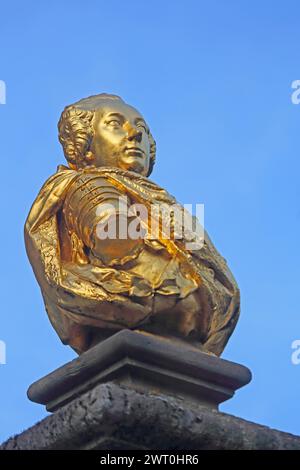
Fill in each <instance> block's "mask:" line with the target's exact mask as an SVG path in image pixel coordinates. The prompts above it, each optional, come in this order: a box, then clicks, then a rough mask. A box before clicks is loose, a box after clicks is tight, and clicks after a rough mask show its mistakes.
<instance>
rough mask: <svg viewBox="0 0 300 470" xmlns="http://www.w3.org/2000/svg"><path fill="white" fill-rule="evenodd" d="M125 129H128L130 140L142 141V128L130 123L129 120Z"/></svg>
mask: <svg viewBox="0 0 300 470" xmlns="http://www.w3.org/2000/svg"><path fill="white" fill-rule="evenodd" d="M125 129H126V131H127V139H128V140H130V141H132V140H136V141H137V142H141V140H142V136H143V133H142V131H141V130H140V129H138V128H137V127H135V126H132V125H131V124H129V122H127V123H126V126H125Z"/></svg>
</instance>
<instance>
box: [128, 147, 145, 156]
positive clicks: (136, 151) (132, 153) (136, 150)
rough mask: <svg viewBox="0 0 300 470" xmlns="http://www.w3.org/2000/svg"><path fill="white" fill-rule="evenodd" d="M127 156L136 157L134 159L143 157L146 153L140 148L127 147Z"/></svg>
mask: <svg viewBox="0 0 300 470" xmlns="http://www.w3.org/2000/svg"><path fill="white" fill-rule="evenodd" d="M125 153H126V155H130V156H134V157H143V156H144V155H145V152H144V150H143V149H141V148H140V147H128V146H127V147H125Z"/></svg>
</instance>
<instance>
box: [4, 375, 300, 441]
mask: <svg viewBox="0 0 300 470" xmlns="http://www.w3.org/2000/svg"><path fill="white" fill-rule="evenodd" d="M0 449H2V450H3V449H7V450H18V449H20V450H29V449H32V450H38V449H105V450H116V449H121V450H124V449H126V450H131V449H143V450H145V449H146V450H151V449H152V450H202V449H240V450H244V449H298V450H300V437H297V436H294V435H292V434H288V433H284V432H280V431H275V430H272V429H269V428H267V427H265V426H261V425H258V424H254V423H251V422H248V421H245V420H243V419H239V418H236V417H234V416H230V415H227V414H224V413H220V412H218V411H216V410H212V409H209V408H207V407H204V406H201V405H198V406H195V405H194V404H192V403H186V402H185V400H183V399H180V398H175V397H170V396H166V395H163V394H161V395H157V394H155V395H152V394H144V393H141V392H137V391H135V390H133V389H130V388H127V387H125V386H123V385H119V384H115V383H107V384H100V385H97V386H96V387H95V388H94V389H92V390H90V391H88V392H86V393H85V394H84V395H82V396H81V397H79V398H77V399H75V400H73V401H72V402H70V403H68V404H67V405H65V406H64V407H62V408H60V409H59V410H58V411H56V412H55V413H54V414H52V415H51V416H48V417H47V418H45V419H44V420H43V421H41V422H39V423H38V424H36V425H35V426H33V427H32V428H29V429H28V430H27V431H25V432H23V433H22V434H19V435H17V436H15V437H13V438H11V439H9V440H8V441H7V442H5V443H4V444H3V445H2V446H1V447H0Z"/></svg>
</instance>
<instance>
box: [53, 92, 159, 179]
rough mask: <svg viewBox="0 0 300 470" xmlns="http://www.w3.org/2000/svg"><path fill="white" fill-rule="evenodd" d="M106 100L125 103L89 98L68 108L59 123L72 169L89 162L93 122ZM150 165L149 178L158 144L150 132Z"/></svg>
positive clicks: (101, 96)
mask: <svg viewBox="0 0 300 470" xmlns="http://www.w3.org/2000/svg"><path fill="white" fill-rule="evenodd" d="M104 100H116V101H117V100H118V101H121V102H122V103H124V101H123V100H122V98H120V97H119V96H117V95H109V94H106V93H101V94H99V95H94V96H89V97H88V98H84V99H82V100H80V101H78V102H76V103H74V104H72V105H70V106H67V107H66V108H65V109H64V110H63V112H62V114H61V116H60V120H59V122H58V131H59V136H58V138H59V141H60V143H61V144H62V146H63V150H64V154H65V157H66V159H67V160H68V162H69V163H70V166H71V167H72V168H76V167H80V166H82V164H83V163H84V161H87V160H88V157H89V154H90V153H91V151H90V147H91V143H92V140H93V136H94V127H93V120H94V116H95V111H96V110H97V109H99V108H101V105H103V101H104ZM149 141H150V165H149V171H148V175H147V176H149V175H150V174H151V172H152V170H153V166H154V163H155V155H156V144H155V140H154V138H153V136H152V134H151V133H150V132H149Z"/></svg>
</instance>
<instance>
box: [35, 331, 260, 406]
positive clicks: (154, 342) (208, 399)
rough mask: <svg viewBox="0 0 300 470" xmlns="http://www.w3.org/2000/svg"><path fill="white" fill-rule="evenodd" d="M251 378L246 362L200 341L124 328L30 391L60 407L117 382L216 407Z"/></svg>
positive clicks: (41, 400)
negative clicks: (231, 359)
mask: <svg viewBox="0 0 300 470" xmlns="http://www.w3.org/2000/svg"><path fill="white" fill-rule="evenodd" d="M250 380H251V373H250V371H249V369H247V368H246V367H244V366H241V365H239V364H235V363H233V362H229V361H226V360H224V359H220V358H218V357H215V356H212V355H209V354H206V353H204V352H202V351H200V350H198V349H197V348H196V347H195V346H190V345H188V344H185V343H176V342H173V341H172V340H170V339H166V338H163V337H158V336H154V335H152V334H150V333H145V332H142V331H131V330H122V331H120V332H118V333H116V334H115V335H113V336H111V337H110V338H108V339H106V340H104V341H103V342H101V343H99V344H97V345H96V346H94V347H93V348H91V349H90V350H88V351H87V352H85V353H84V354H82V355H81V356H79V357H78V358H76V359H74V360H73V361H71V362H69V363H68V364H66V365H64V366H62V367H60V368H59V369H57V370H55V371H54V372H52V373H50V374H49V375H47V376H46V377H43V378H42V379H40V380H38V381H37V382H35V383H33V384H32V385H31V386H30V388H29V390H28V397H29V399H30V400H32V401H34V402H37V403H41V404H43V405H46V408H47V410H48V411H56V410H57V409H59V408H61V407H62V406H64V405H66V404H67V403H69V402H72V401H73V400H74V399H76V398H77V397H80V396H81V395H83V394H84V393H86V392H88V391H90V390H92V389H94V388H95V387H96V386H97V385H99V384H104V383H108V382H114V383H115V384H118V385H121V386H123V387H125V388H126V389H128V390H134V391H136V392H139V393H142V394H145V395H164V396H169V397H174V398H177V399H180V400H184V402H185V403H188V402H189V403H191V404H193V405H201V406H205V407H207V408H209V409H217V408H218V405H219V404H220V403H222V402H224V401H225V400H228V399H229V398H231V397H232V396H233V394H234V392H235V391H236V390H237V389H238V388H240V387H242V386H243V385H246V384H247V383H248V382H249V381H250Z"/></svg>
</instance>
